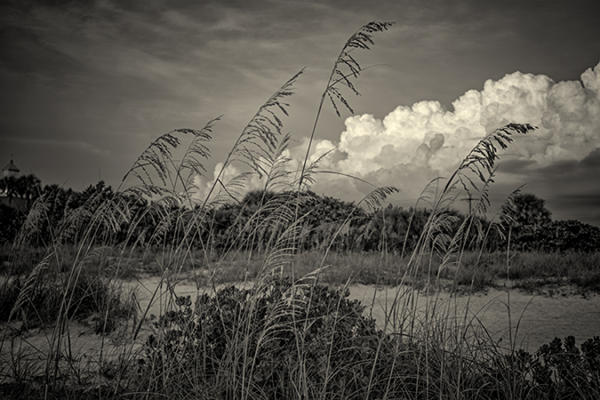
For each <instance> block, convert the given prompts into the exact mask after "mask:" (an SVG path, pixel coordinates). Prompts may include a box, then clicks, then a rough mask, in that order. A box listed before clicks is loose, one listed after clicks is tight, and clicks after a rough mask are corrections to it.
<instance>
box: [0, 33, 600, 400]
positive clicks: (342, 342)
mask: <svg viewBox="0 0 600 400" xmlns="http://www.w3.org/2000/svg"><path fill="white" fill-rule="evenodd" d="M390 27H391V24H389V23H383V22H372V23H369V24H367V25H365V26H363V27H361V28H360V29H359V30H358V31H357V32H356V33H355V34H353V35H352V36H351V37H350V38H349V39H348V41H347V42H346V43H345V44H344V46H343V48H342V50H341V52H340V53H339V55H338V57H337V58H336V61H335V63H334V65H333V68H332V72H331V75H330V76H329V79H328V80H327V84H326V86H325V89H324V91H323V93H322V96H321V98H320V101H319V107H318V111H317V114H316V116H315V120H314V122H313V124H312V126H313V128H312V131H311V136H310V141H309V143H310V144H309V146H308V149H307V152H306V157H305V160H304V163H303V164H302V167H301V169H300V168H298V171H291V172H290V171H288V170H286V164H285V162H283V161H285V160H282V154H283V151H284V150H285V149H286V146H287V143H288V141H289V136H288V135H285V134H284V133H283V132H282V130H283V120H284V119H285V117H287V116H288V108H289V106H288V104H287V103H286V98H287V97H288V96H290V95H292V94H293V92H294V85H295V84H296V82H297V80H298V79H299V77H300V75H301V74H302V71H301V72H299V73H298V74H295V75H294V76H293V77H292V78H291V79H290V80H288V81H287V82H286V83H284V84H283V85H282V87H281V88H280V89H278V90H277V91H276V92H275V93H274V94H273V96H271V97H270V98H269V99H268V100H267V101H266V102H265V103H264V104H263V105H262V106H261V107H259V109H258V111H257V113H256V114H255V115H254V116H253V117H252V118H251V120H250V122H249V123H248V125H247V126H246V127H245V128H244V129H243V131H242V132H241V133H240V136H239V137H238V138H237V139H236V140H235V142H234V144H233V146H232V148H231V150H230V152H229V153H228V155H227V156H226V158H225V160H224V161H223V162H222V164H221V166H222V167H221V168H220V170H219V171H218V172H217V173H216V178H215V180H214V182H212V184H211V185H210V187H209V191H208V193H207V194H206V195H205V196H204V197H202V198H200V199H198V198H196V197H195V196H194V193H193V190H191V183H192V182H193V180H194V178H195V177H197V176H204V173H205V171H206V168H205V166H204V163H205V160H206V159H207V158H208V157H209V156H210V149H209V148H208V144H209V142H210V140H211V139H212V136H211V135H212V132H213V129H214V125H215V124H216V122H217V121H218V118H217V119H215V120H212V121H209V123H207V125H206V126H205V127H204V128H202V129H199V130H198V129H177V130H174V131H171V132H168V133H166V134H163V135H161V136H160V137H158V138H157V139H156V140H154V141H153V142H152V143H151V144H150V145H149V146H148V147H147V148H146V149H145V150H144V151H143V152H142V154H141V155H140V156H139V157H138V158H137V159H136V160H135V162H134V163H133V165H132V167H131V168H130V169H129V170H128V171H127V172H126V173H125V175H124V177H123V179H122V182H121V184H120V185H119V186H118V187H117V188H116V189H115V190H113V189H111V188H109V187H107V186H105V185H104V184H102V183H100V184H98V185H96V186H91V187H89V188H88V189H86V190H85V191H84V192H82V193H76V192H73V191H68V190H63V189H62V188H58V187H56V186H54V187H45V188H44V189H43V190H39V191H38V194H37V195H36V196H33V195H32V196H29V195H25V194H19V192H18V191H16V190H15V191H12V192H11V196H19V195H20V196H25V197H24V198H23V199H24V200H25V201H26V202H27V203H29V204H28V207H27V210H26V211H25V212H23V213H19V212H17V213H15V212H13V211H11V210H8V209H5V208H3V209H2V210H0V211H1V212H2V218H3V220H2V221H3V222H4V221H5V220H4V219H6V226H7V227H11V228H7V229H6V231H5V232H4V233H3V235H4V236H3V237H4V238H5V239H4V240H5V241H6V242H7V244H6V245H5V246H6V247H5V249H10V250H9V251H10V254H9V255H8V256H3V257H4V259H3V260H2V261H3V272H5V274H4V276H3V277H2V279H3V281H2V291H1V292H0V294H1V295H2V302H3V307H2V319H3V320H4V319H7V320H8V323H7V324H13V323H15V322H19V321H20V322H23V323H24V324H25V325H26V326H25V328H27V326H35V325H36V323H37V325H42V327H43V325H44V324H45V325H49V329H45V330H43V333H44V334H45V335H46V336H45V338H44V339H45V342H44V343H42V345H43V347H42V345H38V346H36V345H34V346H29V347H27V346H25V345H26V344H27V343H28V341H29V339H30V338H28V337H25V338H23V337H21V336H19V335H14V334H12V333H11V334H9V333H7V332H8V330H2V332H0V334H1V335H2V336H1V339H2V340H1V343H0V357H2V359H1V360H0V361H2V362H1V363H0V395H2V396H3V397H9V398H36V397H38V398H44V399H46V398H67V397H72V398H122V399H130V398H140V399H159V398H161V399H162V398H170V399H190V398H200V399H243V400H245V399H276V398H295V399H316V398H318V399H328V398H340V399H369V398H371V399H396V398H406V399H444V398H454V399H481V398H483V399H521V398H522V399H539V398H542V399H543V398H546V399H570V398H573V399H574V398H589V399H597V398H599V397H600V383H599V381H600V377H599V364H600V339H598V338H597V337H596V338H593V339H590V340H588V341H586V342H584V343H583V344H582V345H581V348H578V347H577V346H576V345H575V342H574V340H573V339H572V338H567V339H565V340H562V341H561V340H556V341H554V342H552V343H550V344H549V345H547V346H543V347H542V348H540V350H538V351H537V352H536V353H534V354H528V353H526V352H523V351H520V350H518V349H517V348H516V343H517V340H516V338H515V337H514V336H510V337H509V343H508V344H503V346H502V347H501V346H500V345H499V343H498V342H497V341H495V340H494V338H492V337H491V336H490V335H489V334H488V332H487V331H486V330H485V327H483V326H477V324H476V323H474V322H473V321H471V322H470V323H467V324H463V323H461V321H464V320H466V316H467V310H463V309H458V308H454V309H453V308H452V306H451V305H449V306H448V308H446V307H438V305H439V304H438V303H437V302H438V300H439V294H440V289H441V288H443V287H444V286H443V283H444V281H451V282H452V284H453V285H457V284H463V285H469V286H477V285H480V282H483V284H485V282H487V280H489V279H491V278H490V277H494V278H497V277H503V276H504V277H506V278H509V277H511V276H512V275H511V274H512V273H513V272H514V271H515V270H516V271H519V273H521V274H522V275H523V276H524V277H526V276H531V274H534V272H532V269H531V268H533V267H532V266H531V263H530V261H531V260H528V259H527V257H531V258H536V259H537V257H538V255H539V254H541V253H537V252H548V251H552V252H563V253H564V254H562V255H561V257H565V258H564V259H568V257H575V258H574V259H575V260H577V259H578V258H579V257H582V256H581V254H583V252H590V253H588V254H586V256H585V257H587V258H585V260H587V261H586V262H589V263H590V264H594V263H595V262H596V259H595V258H594V257H597V256H596V254H597V253H592V251H595V250H597V246H598V228H594V227H591V226H588V225H585V224H580V223H576V222H573V223H571V222H560V221H558V222H553V221H551V220H550V218H549V216H550V215H549V213H548V212H547V211H546V210H545V209H544V207H543V202H541V201H540V200H539V199H536V198H535V197H532V196H528V195H521V194H520V193H519V192H518V191H515V192H513V193H512V194H511V195H510V196H509V197H508V198H507V199H506V201H505V204H504V207H503V208H502V213H501V214H500V215H499V217H498V218H488V217H487V211H488V209H489V207H490V202H489V199H488V189H489V185H490V184H491V183H492V182H493V177H494V174H495V168H496V167H495V162H496V160H497V158H498V157H499V153H500V151H501V150H502V149H504V148H506V147H507V146H508V145H510V144H511V143H512V142H513V141H514V140H515V139H516V137H518V136H521V135H525V134H530V133H531V132H532V131H534V129H535V128H534V127H532V126H530V125H528V124H508V125H506V126H504V127H499V128H498V129H496V130H495V131H493V132H491V133H490V134H489V135H488V136H486V137H484V138H483V139H481V141H480V142H479V143H478V144H477V145H476V146H475V147H474V148H473V150H472V151H471V152H469V154H467V155H466V156H465V158H464V159H463V160H461V161H460V163H459V165H458V167H457V169H456V170H455V171H454V172H453V173H452V175H450V177H449V178H447V179H445V180H442V181H441V185H442V189H441V190H439V191H435V193H434V192H433V191H432V190H431V187H430V185H428V186H427V187H426V188H425V189H424V192H423V193H424V194H423V197H424V198H425V197H428V198H429V202H428V204H427V207H426V208H424V209H422V208H412V209H408V210H404V209H400V208H398V207H387V206H386V204H387V197H388V196H389V195H390V194H393V193H394V192H396V191H397V190H396V189H395V188H393V187H383V188H373V191H372V192H371V193H369V194H368V195H367V196H365V198H363V199H362V200H361V201H359V202H357V203H356V204H349V203H344V202H340V201H338V200H335V199H331V198H327V197H322V196H317V195H315V194H314V193H312V192H311V191H310V185H311V183H312V182H313V181H314V180H315V179H316V176H317V175H318V173H319V166H318V162H319V160H316V161H314V162H309V161H308V160H309V154H310V153H311V152H310V150H311V149H310V146H311V144H312V142H313V139H314V137H315V134H316V130H317V127H318V122H319V119H320V115H321V112H322V110H323V106H324V105H325V104H328V103H326V101H329V102H330V103H329V104H331V105H332V107H333V110H334V111H335V112H336V114H338V115H340V114H341V112H342V111H343V110H345V109H348V110H349V111H351V112H352V108H351V106H350V104H349V101H348V99H347V96H348V94H349V93H350V94H351V93H355V94H358V91H357V88H356V81H357V78H358V77H359V75H360V73H361V71H362V67H361V65H360V64H359V63H358V61H357V58H356V57H357V53H361V52H364V51H365V50H368V49H369V48H370V47H371V46H372V45H373V43H374V42H373V40H374V36H375V34H376V33H379V32H383V31H386V30H387V29H389V28H390ZM177 151H179V152H180V153H181V154H178V155H180V157H176V156H175V154H174V153H175V152H177ZM231 165H236V166H237V167H239V168H240V169H241V170H243V172H242V173H241V174H240V175H239V176H236V177H233V178H229V177H228V176H227V174H226V173H225V170H226V168H227V167H228V166H231ZM252 174H258V175H260V176H262V177H264V178H265V179H264V188H263V190H261V191H258V192H253V193H250V194H248V195H246V196H243V193H244V190H243V189H244V187H245V183H246V181H247V178H248V177H249V176H250V175H252ZM465 192H466V193H465ZM473 194H476V195H477V196H471V195H473ZM459 195H460V196H461V197H464V195H468V196H469V198H477V199H478V200H477V201H476V202H475V204H473V205H472V207H469V212H468V213H466V214H465V213H462V214H461V213H458V212H457V211H456V210H455V209H454V207H453V203H454V201H455V200H456V199H457V198H459V197H458V196H459ZM34 197H35V198H34ZM13 227H14V228H13ZM582 238H585V240H582ZM582 242H586V243H582ZM515 250H529V251H531V252H528V253H519V252H515ZM359 251H361V252H365V254H366V255H365V257H367V258H368V257H372V258H370V262H372V263H373V264H375V265H379V269H378V272H382V273H373V271H372V270H367V269H365V268H362V267H358V268H357V270H356V271H354V270H352V271H351V272H352V274H350V275H358V276H360V274H364V275H363V276H366V277H367V278H365V279H373V280H375V282H376V283H379V282H381V280H383V281H386V280H388V279H389V280H390V281H392V280H393V281H395V282H394V283H398V286H396V287H395V288H394V289H393V290H394V294H393V296H392V300H391V301H390V304H389V305H388V306H387V307H386V309H385V315H384V318H383V321H381V322H380V325H377V324H376V323H375V321H374V320H372V319H371V318H370V317H368V316H367V315H366V314H367V309H366V308H365V305H363V304H360V303H358V302H356V301H351V300H349V299H348V298H347V291H345V290H344V289H343V288H342V289H333V288H331V287H326V286H322V285H321V284H320V282H321V281H322V278H326V277H327V273H328V271H331V269H329V268H328V265H329V262H330V260H331V259H335V258H336V257H351V258H352V257H354V258H356V256H355V255H356V254H358V252H359ZM499 252H502V254H503V256H504V257H503V258H502V259H503V260H504V264H500V261H499V254H500V253H499ZM307 254H308V255H309V256H307ZM523 254H524V255H523ZM551 256H552V257H555V255H554V254H552V255H551ZM302 257H313V258H312V259H311V258H308V262H305V263H302V262H301V259H302ZM519 257H524V259H522V260H521V261H522V266H521V267H520V268H515V266H517V265H519V262H520V261H518V260H519ZM242 259H244V260H246V264H245V265H244V264H242V263H241V261H240V260H242ZM392 259H393V260H394V262H393V263H392V262H391V261H389V260H392ZM540 259H542V258H541V256H540ZM140 260H141V262H140ZM148 260H151V261H152V263H153V267H152V268H153V271H155V272H156V275H157V277H156V279H157V280H158V283H157V284H156V285H155V287H153V288H151V291H152V296H151V298H150V299H149V302H148V304H145V305H141V303H136V304H135V312H133V311H132V312H129V310H130V308H129V307H128V306H127V304H128V303H127V302H126V301H124V296H122V295H121V293H120V292H119V290H118V289H115V286H114V285H115V284H116V283H117V282H119V281H120V278H123V277H124V273H125V275H127V272H126V271H128V270H130V269H131V268H132V264H136V265H138V264H142V265H146V264H148V263H147V261H148ZM232 260H233V261H234V262H235V263H236V264H237V263H238V262H239V263H240V265H238V268H237V270H234V271H233V272H232V274H236V273H237V274H239V273H240V271H241V270H243V272H244V280H245V282H244V283H245V285H246V286H245V287H244V288H237V287H227V288H224V289H219V288H218V287H217V283H218V282H217V281H216V279H215V278H216V277H217V275H218V274H219V273H222V272H223V268H222V266H223V265H229V266H230V267H231V266H232V265H235V264H232V263H231V261H232ZM376 260H379V261H376ZM542 260H543V259H542ZM227 263H229V264H227ZM575 263H577V261H574V262H573V264H575ZM28 264H29V266H27V265H28ZM398 264H400V266H401V267H400V268H397V266H398ZM198 265H201V266H202V269H203V270H205V271H206V272H208V274H206V278H205V279H206V280H205V282H204V283H205V289H206V287H208V291H207V292H206V291H205V292H203V291H201V288H197V292H196V293H195V295H194V296H193V297H192V296H189V297H186V296H178V295H177V294H176V292H175V287H176V285H177V283H178V282H179V281H178V279H179V276H180V274H181V272H183V271H186V270H187V269H189V270H197V268H196V267H197V266H198ZM355 265H356V264H355ZM501 265H502V266H501ZM17 266H24V269H23V270H16V268H17ZM387 266H392V268H391V269H392V271H391V272H390V273H389V275H388V276H387V277H386V273H384V272H383V271H385V268H387ZM382 267H383V268H382ZM134 268H135V267H134ZM528 268H529V269H528ZM553 268H557V269H558V268H564V266H562V265H558V263H554V264H552V265H547V266H545V267H544V268H540V271H543V273H548V274H549V275H551V274H552V273H551V271H552V269H553ZM580 268H583V270H584V271H585V272H587V269H588V268H589V269H591V268H592V267H588V266H586V267H580ZM345 271H346V272H347V271H348V269H346V270H345ZM355 272H356V274H355ZM470 272H471V273H470ZM585 272H584V273H585ZM536 273H537V272H536ZM488 274H489V275H488ZM503 274H504V275H503ZM21 275H23V276H21ZM339 276H340V275H338V277H337V278H336V275H335V273H334V274H333V275H332V276H331V275H330V278H331V279H333V280H334V281H335V279H338V280H339ZM346 276H347V275H346ZM369 276H370V277H369ZM248 277H250V278H252V279H249V280H248V279H246V278H248ZM413 283H414V284H417V283H418V284H417V285H416V286H417V289H418V290H413V288H412V287H410V286H409V284H413ZM421 288H422V289H423V291H425V292H426V293H427V296H424V299H425V301H426V304H425V305H426V312H422V310H420V309H418V308H417V301H416V300H417V298H416V296H421V295H422V294H423V291H421V290H419V289H421ZM506 295H507V302H506V304H507V313H508V314H509V315H510V312H511V311H510V291H509V290H507V292H506ZM132 298H133V295H132ZM193 298H194V300H195V302H194V305H192V301H193V300H192V299H193ZM157 303H158V306H159V310H160V312H159V314H160V315H158V316H157V317H156V318H155V317H153V316H152V315H151V309H152V306H153V305H156V304H157ZM371 307H373V305H371ZM455 307H456V305H455ZM5 310H7V311H5ZM92 315H96V316H97V317H98V319H97V320H98V321H99V323H98V325H97V328H96V331H97V332H98V333H103V334H106V333H108V332H109V331H111V330H114V331H115V332H117V333H116V334H114V335H113V336H110V337H108V336H107V337H106V338H105V336H102V342H101V347H99V348H98V349H97V351H95V352H93V353H91V354H85V355H77V354H74V353H73V352H72V349H73V346H72V344H73V342H74V341H75V339H76V333H75V332H74V331H73V325H74V324H73V320H77V319H81V318H88V317H89V316H92ZM460 315H464V319H463V318H456V316H460ZM509 321H510V318H509ZM119 324H120V325H121V326H124V327H125V329H120V330H119V329H116V328H119ZM509 324H510V323H509ZM100 327H101V328H100ZM508 331H509V332H511V335H512V332H513V331H514V329H513V327H511V326H509V327H508ZM108 341H111V342H114V343H116V344H115V347H114V349H115V350H114V351H112V352H110V353H109V352H108V351H107V350H106V348H105V344H106V343H108ZM28 348H30V349H32V350H31V351H30V352H29V353H27V349H28ZM84 356H85V357H84Z"/></svg>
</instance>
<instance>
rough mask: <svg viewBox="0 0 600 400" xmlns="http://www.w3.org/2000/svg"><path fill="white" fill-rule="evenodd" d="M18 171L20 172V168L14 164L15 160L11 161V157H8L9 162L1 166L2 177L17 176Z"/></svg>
mask: <svg viewBox="0 0 600 400" xmlns="http://www.w3.org/2000/svg"><path fill="white" fill-rule="evenodd" d="M20 172H21V170H20V169H19V168H17V166H16V165H15V162H14V161H13V159H12V158H11V159H10V161H9V163H8V164H6V165H5V166H4V168H2V176H3V177H7V176H18V175H19V173H20Z"/></svg>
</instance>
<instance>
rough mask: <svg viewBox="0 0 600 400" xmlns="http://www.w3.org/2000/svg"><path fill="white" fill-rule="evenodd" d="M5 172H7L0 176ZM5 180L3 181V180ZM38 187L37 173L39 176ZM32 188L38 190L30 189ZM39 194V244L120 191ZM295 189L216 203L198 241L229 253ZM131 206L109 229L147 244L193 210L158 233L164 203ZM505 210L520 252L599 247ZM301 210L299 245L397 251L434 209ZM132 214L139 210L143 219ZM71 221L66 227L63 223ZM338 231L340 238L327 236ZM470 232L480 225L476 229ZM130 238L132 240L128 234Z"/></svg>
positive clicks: (15, 220)
mask: <svg viewBox="0 0 600 400" xmlns="http://www.w3.org/2000/svg"><path fill="white" fill-rule="evenodd" d="M3 179H7V178H3ZM0 181H2V180H0ZM34 181H35V182H36V184H37V185H38V186H39V180H34ZM32 192H34V190H33V189H31V190H27V191H26V193H32ZM38 193H39V194H38V195H29V197H28V199H29V201H30V202H31V203H33V200H35V199H37V198H38V197H40V198H43V199H44V204H45V206H46V207H45V209H44V210H43V212H44V213H45V216H44V218H43V222H42V221H39V222H38V224H37V225H36V226H35V229H30V230H31V231H32V232H30V233H29V235H30V237H29V244H30V246H34V247H42V246H44V245H45V244H48V243H51V242H52V240H53V239H56V238H53V237H52V235H53V233H52V232H51V230H50V227H60V226H65V230H68V232H61V235H60V239H61V240H62V241H63V243H65V244H69V243H73V242H74V241H75V240H76V237H75V236H76V235H77V234H78V232H77V228H78V227H79V229H82V227H85V226H86V223H88V222H89V218H91V215H88V216H87V219H86V217H85V216H84V215H79V218H80V220H79V221H77V225H78V226H77V225H74V224H73V221H72V220H70V219H69V217H71V216H72V215H73V214H74V213H77V212H81V211H82V209H84V208H85V210H90V209H93V208H94V207H97V205H98V204H102V202H105V201H107V200H108V199H112V198H114V196H115V195H116V194H115V192H114V191H113V189H112V188H111V187H110V186H106V185H105V184H104V182H99V183H98V184H97V185H95V186H89V187H88V188H87V189H85V190H84V191H83V192H77V191H73V190H71V189H68V190H67V189H63V188H61V187H59V186H56V185H50V186H46V187H44V189H39V192H38ZM292 195H293V193H290V192H284V193H276V192H261V191H254V192H250V193H248V194H247V195H245V196H244V198H243V199H242V200H241V201H240V202H233V203H226V204H223V205H221V206H220V207H218V208H215V209H211V210H210V211H209V215H208V218H209V219H208V222H209V224H207V225H205V226H203V227H202V231H201V232H198V238H197V239H196V240H195V242H194V247H196V248H199V247H201V246H206V247H210V248H211V249H212V250H213V251H216V252H224V251H226V250H227V249H228V248H230V247H231V246H232V241H233V240H240V232H241V231H243V230H244V228H245V227H247V226H248V224H249V222H250V221H251V220H253V219H257V218H269V216H272V215H273V210H272V209H265V208H264V207H263V205H264V204H265V203H267V202H269V201H273V202H282V201H285V199H286V198H289V197H290V196H292ZM124 200H129V201H130V202H131V203H132V205H131V207H130V210H129V211H130V212H131V213H132V214H133V216H134V217H133V218H132V220H134V221H136V222H137V226H136V229H135V233H134V234H133V235H131V232H130V227H129V226H127V225H126V224H123V225H122V226H120V227H119V230H118V231H117V232H114V233H112V235H111V238H110V240H111V241H112V242H114V243H120V242H121V241H123V240H124V239H125V237H126V235H127V234H128V233H129V235H130V236H132V238H133V237H135V240H136V241H148V242H149V243H148V244H149V245H153V246H157V247H159V246H160V243H161V241H164V240H165V238H166V239H170V238H173V237H175V236H176V235H177V232H175V229H177V224H176V221H175V219H176V218H178V217H181V215H182V214H183V215H184V217H183V218H186V217H185V215H186V214H190V215H191V214H192V213H193V211H192V210H188V209H186V208H183V207H180V208H179V209H177V210H172V212H171V214H170V217H171V218H172V219H173V220H172V221H170V223H169V228H170V230H169V231H168V233H167V234H166V235H163V236H161V237H160V238H157V237H156V236H151V235H148V232H155V231H156V229H157V228H158V224H159V223H160V224H165V221H164V215H163V214H162V212H163V210H160V209H159V208H158V207H157V206H156V204H153V203H152V202H149V201H144V200H141V199H140V200H139V201H134V199H132V198H127V197H125V196H124ZM29 211H30V209H29V210H25V211H19V210H16V209H15V208H12V207H8V206H2V205H0V224H1V225H2V226H3V228H4V229H3V230H2V233H1V234H0V244H1V243H2V242H3V243H5V244H6V243H12V242H13V241H14V240H15V239H17V237H18V233H19V231H20V228H21V227H22V226H23V224H24V222H25V219H26V216H27V214H28V212H29ZM503 212H504V213H509V212H510V213H511V215H514V228H513V233H512V246H513V248H514V249H515V250H521V251H544V252H556V251H559V252H565V251H574V252H594V251H597V250H598V249H600V228H598V227H596V226H593V225H589V224H585V223H582V222H579V221H576V220H556V221H553V220H552V219H551V217H550V212H549V211H548V210H547V209H546V208H545V206H544V201H543V200H542V199H539V198H537V197H536V196H534V195H532V194H519V195H516V196H514V209H513V210H508V209H505V210H504V211H503ZM298 213H299V215H303V216H305V217H304V218H303V220H302V223H301V228H302V229H301V233H300V235H299V237H298V240H299V243H298V245H297V246H298V248H299V249H302V250H313V249H323V248H326V247H328V246H331V247H332V249H333V250H336V251H369V252H374V251H376V252H380V251H386V252H390V253H393V254H400V253H402V252H403V250H404V252H405V253H406V252H407V251H410V250H413V249H414V247H415V245H416V243H417V241H418V238H419V234H420V232H421V231H422V229H423V227H424V226H425V224H426V223H427V220H428V218H429V216H430V215H431V210H429V209H427V208H419V209H416V210H415V209H413V208H409V209H405V208H403V207H399V206H394V205H391V204H390V205H388V206H387V207H385V208H383V209H379V210H376V211H373V212H368V211H365V209H363V208H361V207H358V206H357V205H356V204H355V203H351V202H344V201H341V200H338V199H336V198H333V197H328V196H323V195H319V194H316V193H313V192H310V191H309V192H307V193H305V194H304V195H303V197H302V199H301V201H300V202H299V209H298ZM451 213H452V214H453V215H454V216H455V217H456V218H455V221H454V223H453V226H452V227H451V229H452V230H453V231H456V230H457V229H458V227H459V226H460V223H461V221H463V220H464V218H465V215H464V214H461V213H460V212H458V211H451ZM135 216H139V219H140V220H139V221H138V218H136V217H135ZM480 223H481V229H484V230H486V229H487V228H488V227H489V225H490V223H491V222H490V221H488V220H487V219H485V218H482V219H481V221H480ZM67 224H68V229H67V227H66V225H67ZM338 230H341V231H340V232H339V233H338V234H337V237H336V239H335V240H334V241H333V242H331V240H330V238H331V237H332V236H333V235H334V234H335V233H336V232H337V231H338ZM261 233H262V235H263V236H262V237H260V236H259V237H255V238H254V240H251V241H250V240H248V238H247V236H248V232H245V233H244V235H245V236H246V237H245V238H242V240H243V241H244V243H245V244H246V246H245V247H246V250H251V249H257V250H262V249H261V246H263V245H264V242H265V240H264V239H265V237H269V236H271V235H273V234H277V232H271V231H263V232H261ZM472 235H473V239H474V237H475V236H476V232H473V233H472ZM131 240H133V239H131ZM485 245H486V250H488V251H495V250H501V249H502V248H503V247H504V245H505V240H504V238H502V237H501V235H500V234H499V232H498V230H497V229H491V230H490V233H489V235H488V237H487V239H486V243H485ZM468 248H470V249H475V248H478V243H477V242H476V241H474V240H471V241H470V242H469V243H468Z"/></svg>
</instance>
